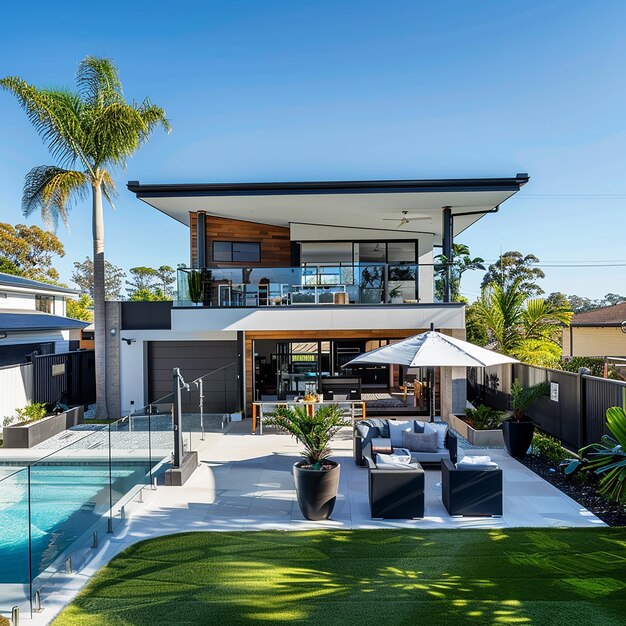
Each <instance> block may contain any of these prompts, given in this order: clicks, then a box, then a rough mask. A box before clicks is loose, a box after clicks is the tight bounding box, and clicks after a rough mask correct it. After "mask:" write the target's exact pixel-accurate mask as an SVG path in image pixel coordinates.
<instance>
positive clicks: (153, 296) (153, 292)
mask: <svg viewBox="0 0 626 626" xmlns="http://www.w3.org/2000/svg"><path fill="white" fill-rule="evenodd" d="M128 299H129V300H130V301H131V302H158V301H166V300H171V298H170V297H168V296H166V295H165V294H164V293H163V292H162V291H161V289H160V288H159V287H157V288H156V289H146V288H145V287H142V288H141V289H136V290H135V291H133V293H132V294H131V296H130V297H129V298H128Z"/></svg>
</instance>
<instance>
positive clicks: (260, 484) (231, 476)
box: [136, 422, 603, 530]
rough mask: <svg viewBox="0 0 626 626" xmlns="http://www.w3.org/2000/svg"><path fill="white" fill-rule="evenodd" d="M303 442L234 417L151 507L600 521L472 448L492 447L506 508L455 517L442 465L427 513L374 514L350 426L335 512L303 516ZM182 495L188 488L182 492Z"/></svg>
mask: <svg viewBox="0 0 626 626" xmlns="http://www.w3.org/2000/svg"><path fill="white" fill-rule="evenodd" d="M299 450H300V446H299V445H298V444H297V443H295V442H294V440H293V439H292V438H291V437H289V436H288V435H284V434H270V432H269V431H266V432H265V434H264V435H262V436H259V435H250V434H249V431H248V425H247V423H246V422H243V423H234V424H233V425H232V427H231V429H230V432H229V434H227V435H225V436H219V435H217V436H215V435H212V436H211V437H209V438H207V441H206V442H205V445H204V446H203V448H202V449H201V455H200V457H201V463H202V465H201V467H200V468H198V470H197V471H196V473H195V474H194V475H193V477H192V478H191V479H190V481H189V482H188V483H187V485H186V486H185V487H184V488H183V489H179V490H162V493H160V494H159V498H158V499H157V500H156V501H155V503H154V505H153V506H152V507H150V509H149V510H145V511H142V512H141V513H138V515H137V518H136V522H139V520H140V519H142V518H144V516H152V515H156V516H157V517H158V518H159V520H160V524H162V523H165V524H168V523H169V521H170V517H171V516H172V515H175V517H176V518H177V520H176V521H177V524H176V525H177V526H178V527H180V525H179V522H180V519H178V518H179V516H184V520H185V522H186V523H190V524H193V526H194V528H195V527H202V528H203V529H226V528H228V529H230V530H261V529H281V530H300V529H306V528H318V527H328V528H344V529H349V528H389V527H393V528H399V527H411V528H443V527H454V528H464V527H472V528H491V527H496V528H502V527H511V526H535V527H546V526H598V525H603V522H602V521H601V520H599V519H598V518H597V517H595V515H593V514H591V513H590V512H589V511H587V510H586V509H584V508H583V507H581V506H580V505H579V504H577V503H576V502H574V500H572V499H571V498H569V497H567V496H566V495H564V494H563V493H561V492H560V491H559V490H558V489H556V488H555V487H553V486H552V485H550V484H549V483H547V482H546V481H544V480H543V479H541V478H540V477H539V476H537V475H536V474H534V473H533V472H531V471H530V470H529V469H527V468H526V467H525V466H523V465H522V464H521V463H519V462H517V461H516V460H515V459H512V458H511V457H509V456H508V454H507V453H506V452H505V451H504V450H502V449H494V450H487V451H485V450H476V451H472V450H468V451H466V454H469V455H472V454H480V455H483V454H485V453H487V454H489V455H490V456H491V457H492V459H493V460H494V461H496V462H497V463H498V464H499V465H500V467H501V468H502V469H503V478H504V502H503V505H504V515H503V516H502V517H494V518H481V517H476V518H459V517H450V516H449V515H448V513H447V512H446V510H445V508H444V506H443V503H442V501H441V485H440V482H441V472H440V471H439V470H437V469H427V470H426V488H425V508H426V511H425V517H424V519H419V520H384V521H383V520H372V519H371V518H370V512H369V503H368V498H367V470H366V469H365V468H360V467H357V466H356V465H355V464H354V461H353V460H352V438H351V433H350V432H349V430H348V429H346V430H345V431H342V432H341V433H340V435H339V436H338V437H337V438H336V440H335V441H334V444H333V451H334V455H333V458H334V459H336V460H338V461H340V462H341V478H340V483H339V496H338V498H337V504H336V506H335V510H334V512H333V515H332V519H330V520H328V521H324V522H310V521H307V520H305V519H304V518H303V517H302V515H301V513H300V510H299V508H298V503H297V501H296V496H295V491H294V488H293V477H292V473H291V471H292V470H291V468H292V465H293V463H294V462H295V461H297V460H298V458H299ZM183 494H184V495H183Z"/></svg>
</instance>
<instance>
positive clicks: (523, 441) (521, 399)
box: [502, 379, 549, 459]
mask: <svg viewBox="0 0 626 626" xmlns="http://www.w3.org/2000/svg"><path fill="white" fill-rule="evenodd" d="M548 390H549V385H548V383H547V382H544V383H538V384H537V385H533V386H532V387H524V386H523V385H522V383H521V382H520V381H519V380H518V379H516V380H514V381H513V384H512V385H511V413H510V414H508V415H507V417H506V418H505V419H504V420H503V422H502V434H503V435H504V445H505V446H506V449H507V451H508V453H509V454H510V455H511V456H512V457H515V458H516V459H523V458H524V457H525V456H526V452H528V448H530V444H531V443H532V440H533V434H534V433H535V424H534V422H533V421H532V419H531V418H530V417H529V416H528V415H527V414H526V411H527V410H528V409H529V408H530V407H531V406H532V405H533V404H534V403H535V402H537V400H539V398H543V397H545V396H547V395H548Z"/></svg>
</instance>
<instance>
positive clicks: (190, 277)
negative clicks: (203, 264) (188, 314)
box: [187, 270, 202, 304]
mask: <svg viewBox="0 0 626 626" xmlns="http://www.w3.org/2000/svg"><path fill="white" fill-rule="evenodd" d="M187 285H188V287H189V299H190V300H191V301H192V302H195V303H196V304H197V303H198V302H201V301H202V274H201V273H200V272H197V271H196V270H192V271H191V272H189V273H188V274H187Z"/></svg>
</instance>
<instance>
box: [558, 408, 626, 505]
mask: <svg viewBox="0 0 626 626" xmlns="http://www.w3.org/2000/svg"><path fill="white" fill-rule="evenodd" d="M606 425H607V428H608V429H609V431H610V432H611V434H612V435H613V437H611V436H610V435H604V436H603V437H602V439H601V440H600V443H592V444H590V445H588V446H585V447H584V448H581V449H580V450H579V451H578V454H579V456H580V459H581V460H577V461H572V463H570V464H569V465H568V466H567V467H566V468H565V473H566V474H572V473H573V472H575V471H576V470H581V471H587V472H594V473H595V474H596V475H597V476H598V477H599V478H600V489H599V490H598V493H599V494H600V495H603V496H605V497H606V498H608V499H609V500H613V501H614V502H619V503H621V504H625V503H626V411H625V410H624V409H623V408H621V407H617V406H614V407H611V408H610V409H607V411H606Z"/></svg>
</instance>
